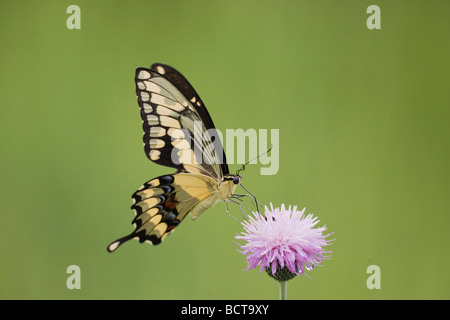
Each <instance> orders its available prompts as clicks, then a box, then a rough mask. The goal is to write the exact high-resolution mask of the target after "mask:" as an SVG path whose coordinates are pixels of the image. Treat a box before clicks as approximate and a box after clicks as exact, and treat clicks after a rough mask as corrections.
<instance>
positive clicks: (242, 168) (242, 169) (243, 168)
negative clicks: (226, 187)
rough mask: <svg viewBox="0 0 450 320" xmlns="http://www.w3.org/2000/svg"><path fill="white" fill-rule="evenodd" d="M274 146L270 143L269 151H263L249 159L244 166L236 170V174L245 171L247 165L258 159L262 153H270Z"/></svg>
mask: <svg viewBox="0 0 450 320" xmlns="http://www.w3.org/2000/svg"><path fill="white" fill-rule="evenodd" d="M272 147H273V145H272V144H270V148H269V149H268V150H267V151H265V152H263V153H261V154H259V155H257V156H256V157H254V158H253V159H252V160H249V161H247V162H246V163H245V164H243V165H242V167H241V168H240V169H239V170H238V171H236V175H238V174H239V172H241V171H244V170H245V166H246V165H248V164H249V163H250V162H252V161H254V160H256V159H258V158H259V157H261V156H262V155H265V154H266V153H269V152H270V150H272Z"/></svg>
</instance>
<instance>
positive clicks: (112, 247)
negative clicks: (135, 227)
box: [106, 232, 136, 252]
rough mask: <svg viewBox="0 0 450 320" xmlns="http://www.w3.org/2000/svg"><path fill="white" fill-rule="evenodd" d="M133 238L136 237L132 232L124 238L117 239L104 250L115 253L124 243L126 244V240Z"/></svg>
mask: <svg viewBox="0 0 450 320" xmlns="http://www.w3.org/2000/svg"><path fill="white" fill-rule="evenodd" d="M134 237H136V235H135V234H134V232H133V233H131V234H129V235H127V236H125V237H122V238H119V239H117V240H116V241H113V242H112V243H111V244H110V245H109V246H108V247H107V248H106V250H108V252H114V251H116V249H117V248H118V247H119V246H121V245H122V244H123V243H124V242H127V241H128V240H131V239H133V238H134Z"/></svg>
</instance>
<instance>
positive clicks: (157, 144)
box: [150, 139, 165, 149]
mask: <svg viewBox="0 0 450 320" xmlns="http://www.w3.org/2000/svg"><path fill="white" fill-rule="evenodd" d="M164 145H165V143H164V140H161V139H150V148H157V149H159V148H162V147H164Z"/></svg>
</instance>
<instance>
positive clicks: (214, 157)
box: [136, 64, 228, 181]
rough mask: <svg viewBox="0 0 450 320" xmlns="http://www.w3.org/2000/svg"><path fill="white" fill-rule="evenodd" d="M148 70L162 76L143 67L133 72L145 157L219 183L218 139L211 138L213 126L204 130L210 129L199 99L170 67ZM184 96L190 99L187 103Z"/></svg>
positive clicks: (222, 158)
mask: <svg viewBox="0 0 450 320" xmlns="http://www.w3.org/2000/svg"><path fill="white" fill-rule="evenodd" d="M152 68H154V69H155V70H157V71H159V72H163V74H160V73H158V72H156V71H155V70H151V69H145V68H138V69H137V70H136V93H137V96H138V104H139V106H140V108H141V118H142V121H143V129H144V137H143V141H144V149H145V153H146V155H147V157H148V158H149V159H150V160H152V161H154V162H156V163H158V164H161V165H164V166H169V167H173V168H176V169H177V170H179V171H187V172H195V173H201V174H205V175H209V176H212V177H214V178H216V179H217V180H218V181H220V180H221V178H222V177H223V175H224V174H227V173H228V167H227V164H226V159H225V156H224V152H223V147H222V144H221V143H220V140H219V139H217V138H216V137H213V138H211V136H212V135H216V136H217V134H215V132H216V131H215V128H214V127H212V128H209V127H208V126H210V125H212V126H213V124H212V120H211V118H210V116H209V114H208V113H207V111H206V109H205V108H204V107H203V103H202V102H201V100H200V98H199V97H198V95H197V94H196V93H195V91H194V89H192V87H191V86H190V84H189V83H188V82H187V81H186V80H185V79H184V77H182V76H181V75H180V74H179V73H178V72H176V71H175V70H174V69H173V68H170V67H168V66H164V67H163V65H159V64H158V65H153V66H152ZM163 68H164V69H163ZM167 77H170V79H169V78H167ZM174 83H177V84H178V86H177V85H175V84H174ZM179 87H180V88H183V89H182V90H183V91H185V93H183V92H182V91H181V90H180V89H179ZM185 94H193V95H194V97H193V98H191V99H190V100H191V101H190V100H188V98H187V97H186V96H185ZM192 101H195V102H192ZM199 105H201V106H202V107H199ZM212 140H213V142H214V143H212ZM174 149H175V150H174ZM224 169H226V171H223V170H224Z"/></svg>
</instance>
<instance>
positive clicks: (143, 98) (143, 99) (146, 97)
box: [140, 91, 150, 101]
mask: <svg viewBox="0 0 450 320" xmlns="http://www.w3.org/2000/svg"><path fill="white" fill-rule="evenodd" d="M140 94H141V99H142V101H148V100H150V95H149V94H148V93H147V92H145V91H141V93H140Z"/></svg>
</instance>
